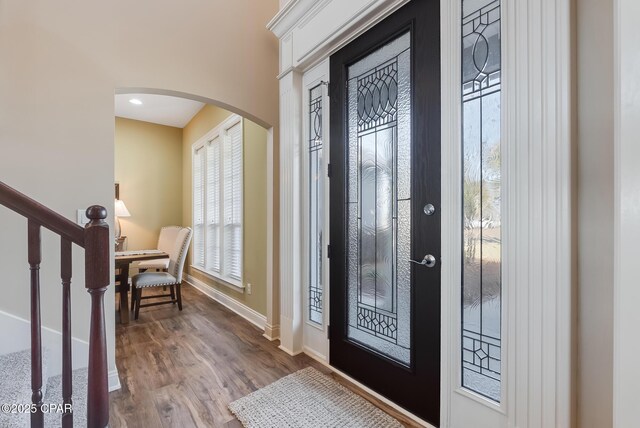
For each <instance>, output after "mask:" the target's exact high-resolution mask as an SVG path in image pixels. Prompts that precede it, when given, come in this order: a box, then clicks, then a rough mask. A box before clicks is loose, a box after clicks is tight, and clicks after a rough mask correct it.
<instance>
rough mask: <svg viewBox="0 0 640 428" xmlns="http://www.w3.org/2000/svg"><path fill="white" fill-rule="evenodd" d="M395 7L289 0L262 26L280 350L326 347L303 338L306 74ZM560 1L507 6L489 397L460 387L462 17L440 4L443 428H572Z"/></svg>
mask: <svg viewBox="0 0 640 428" xmlns="http://www.w3.org/2000/svg"><path fill="white" fill-rule="evenodd" d="M405 3H406V0H401V1H398V0H395V1H394V0H352V1H349V2H344V1H339V0H325V1H321V2H314V1H312V0H292V1H290V2H289V3H287V5H286V6H285V7H284V8H283V9H282V10H281V11H280V13H279V14H278V15H277V16H276V17H275V18H274V19H273V20H272V21H271V22H270V23H269V25H268V28H269V29H271V30H272V31H273V32H274V33H275V34H276V36H277V37H278V38H279V39H280V72H281V74H280V76H279V78H280V95H281V107H280V121H281V122H280V125H281V128H280V132H281V154H280V177H281V178H280V179H281V189H280V195H281V202H280V216H281V219H280V225H281V231H280V235H281V236H280V251H281V253H280V260H281V266H280V270H281V312H282V314H281V324H282V325H281V347H282V349H284V350H286V351H287V352H289V353H291V354H295V353H299V352H302V351H303V350H304V351H305V352H308V353H312V352H316V353H322V352H326V350H318V349H313V347H314V346H316V345H313V344H312V343H311V342H310V341H307V340H306V339H307V338H306V336H305V334H304V332H305V327H304V321H305V319H306V312H305V310H304V309H303V308H304V305H305V304H306V300H305V294H304V289H303V287H305V281H304V279H303V278H304V277H303V275H304V268H303V261H302V260H301V257H304V256H302V255H303V254H304V252H303V251H302V249H303V248H304V247H303V245H304V242H303V241H302V239H301V237H302V236H304V233H303V231H304V229H303V228H304V224H303V222H302V219H303V215H304V209H305V208H304V191H303V189H302V188H301V183H304V180H303V175H302V172H303V171H302V170H301V165H302V162H303V159H304V157H303V156H302V150H303V148H304V141H305V139H304V134H303V130H304V125H303V124H304V115H303V111H304V107H303V106H304V91H305V89H304V85H303V77H302V75H303V73H305V72H308V71H309V70H311V69H312V68H313V67H314V66H316V65H317V64H319V63H321V62H322V61H325V60H326V59H327V58H328V57H329V56H330V55H331V54H332V53H333V52H335V51H337V50H338V49H339V48H341V47H342V46H344V45H345V44H346V43H348V42H349V41H351V40H353V39H354V38H355V37H357V36H358V35H360V34H362V33H363V32H364V31H366V30H367V29H368V28H371V27H372V26H373V25H375V24H376V23H377V22H379V21H380V20H382V19H383V18H384V17H386V16H388V15H389V14H390V13H392V12H393V11H394V10H396V9H398V8H399V7H401V6H402V5H403V4H405ZM569 6H570V0H558V1H555V0H522V1H519V2H511V1H506V0H505V1H503V11H502V21H503V24H502V25H503V27H502V28H503V30H502V37H503V41H502V43H503V47H502V56H503V57H502V63H503V64H502V69H503V84H502V85H503V86H502V88H503V89H502V93H503V95H502V116H503V117H502V139H503V142H502V146H503V150H502V159H503V207H504V208H503V210H504V211H503V268H502V269H503V272H502V273H503V297H502V298H503V329H502V331H503V333H502V335H503V349H504V350H503V364H504V366H503V369H502V370H503V377H502V378H503V399H502V400H501V405H500V406H497V405H495V404H494V403H491V402H489V401H488V400H486V399H484V398H481V397H479V396H477V395H475V394H473V393H470V392H468V391H465V390H462V389H461V388H460V364H459V363H458V362H459V361H460V355H459V353H460V350H459V344H460V335H459V327H460V298H459V296H460V277H461V276H460V263H461V262H460V254H461V252H460V245H461V244H460V243H461V238H460V225H461V223H460V221H461V217H460V213H461V203H460V201H461V198H460V197H459V195H460V181H461V173H460V163H461V161H460V159H461V157H460V156H461V153H460V78H459V76H460V54H461V51H460V49H461V48H460V32H461V31H460V19H461V18H460V15H461V14H460V2H459V1H455V2H450V1H448V0H441V31H442V37H441V44H442V49H441V50H442V55H443V57H442V207H441V209H442V212H443V214H444V215H443V216H442V218H443V222H442V243H443V247H442V263H443V265H442V269H443V270H442V287H443V293H442V296H443V297H442V347H441V352H442V358H441V360H442V367H441V383H442V388H441V426H444V427H449V426H450V427H466V426H474V427H482V426H487V427H495V426H509V427H511V426H513V427H515V426H518V427H549V426H560V427H568V426H570V424H571V420H572V415H571V387H572V386H571V385H572V379H571V364H572V355H573V349H572V347H571V318H572V311H573V308H572V303H571V290H572V284H573V277H572V264H573V255H572V253H571V250H572V246H571V240H572V235H571V223H570V220H571V214H572V209H573V208H572V204H571V146H570V141H571V134H570V130H571V127H570V125H571V111H570V99H571V98H570V97H571V84H570V72H569V71H570V69H569V65H570V64H569V62H570V59H571V55H570V53H571V52H570V31H571V25H570V13H569V12H570V10H569ZM325 302H326V303H328V300H325ZM328 309H329V308H328V307H327V306H325V320H326V316H327V313H328ZM305 348H306V349H305ZM325 355H326V353H325ZM315 356H316V357H317V355H315Z"/></svg>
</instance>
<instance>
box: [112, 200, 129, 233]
mask: <svg viewBox="0 0 640 428" xmlns="http://www.w3.org/2000/svg"><path fill="white" fill-rule="evenodd" d="M114 214H115V215H116V239H118V238H120V236H121V235H122V230H121V229H120V217H131V213H129V210H128V209H127V206H126V205H125V204H124V202H123V201H122V199H116V203H115V209H114Z"/></svg>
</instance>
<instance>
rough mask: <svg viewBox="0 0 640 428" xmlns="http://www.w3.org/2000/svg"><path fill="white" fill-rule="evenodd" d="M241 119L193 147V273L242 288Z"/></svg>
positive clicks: (232, 119) (234, 119)
mask: <svg viewBox="0 0 640 428" xmlns="http://www.w3.org/2000/svg"><path fill="white" fill-rule="evenodd" d="M243 141H244V140H243V132H242V118H241V117H240V116H237V115H233V116H231V117H230V118H229V119H227V120H226V121H224V122H223V123H222V124H220V125H219V126H217V127H216V128H214V129H212V130H211V131H210V132H209V133H207V134H206V135H205V136H204V137H203V138H202V139H200V140H199V141H197V142H196V143H195V144H194V146H193V230H194V235H193V267H194V268H196V269H199V270H201V271H204V272H205V273H207V274H209V275H212V276H214V277H216V278H218V279H221V280H223V281H225V282H228V283H230V284H233V285H236V286H242V198H243V192H242V175H243V167H242V151H243V145H244V144H243Z"/></svg>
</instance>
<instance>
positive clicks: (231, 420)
mask: <svg viewBox="0 0 640 428" xmlns="http://www.w3.org/2000/svg"><path fill="white" fill-rule="evenodd" d="M145 295H146V294H145ZM116 364H117V366H118V372H119V375H120V382H121V384H122V389H120V390H119V391H114V392H112V393H111V394H110V398H111V409H110V417H111V420H110V424H109V425H110V426H111V427H114V428H117V427H154V428H155V427H180V428H186V427H229V428H230V427H234V428H235V427H241V426H242V425H241V424H240V422H238V420H237V419H236V418H235V417H234V416H233V415H232V414H231V412H229V410H228V409H227V405H228V404H229V403H231V402H232V401H234V400H236V399H238V398H241V397H244V396H245V395H247V394H249V393H251V392H253V391H255V390H257V389H259V388H262V387H264V386H266V385H268V384H270V383H272V382H274V381H276V380H278V379H280V378H281V377H283V376H286V375H288V374H290V373H293V372H295V371H297V370H300V369H302V368H304V367H308V366H313V367H315V368H316V369H318V370H320V371H322V372H324V373H327V374H328V373H330V370H329V369H328V368H326V367H325V366H323V365H322V364H320V363H318V362H317V361H315V360H313V359H311V358H309V357H308V356H306V355H298V356H295V357H291V356H289V355H287V354H286V353H284V352H282V351H281V350H279V349H278V342H277V341H276V342H269V341H268V340H266V339H265V338H263V337H262V332H261V331H260V330H258V329H257V328H256V327H254V326H253V325H252V324H250V323H249V322H247V321H246V320H244V319H243V318H241V317H239V316H238V315H236V314H235V313H233V312H231V311H230V310H228V309H227V308H225V307H224V306H222V305H220V304H218V303H217V302H214V301H213V300H211V299H209V298H208V297H206V296H204V295H203V294H201V293H200V292H199V291H197V290H196V289H194V288H193V287H191V286H189V285H187V284H185V285H184V286H183V311H182V312H179V311H178V308H177V307H174V306H173V305H163V306H155V307H150V308H142V309H141V310H140V317H139V319H138V321H135V320H133V317H132V319H131V321H130V323H129V324H126V325H123V324H120V323H119V322H118V325H117V327H116ZM331 375H332V376H333V377H334V378H335V379H336V380H337V381H338V382H340V383H342V384H344V385H345V386H347V387H349V388H350V389H352V390H353V391H355V392H356V393H358V394H360V395H362V396H363V397H365V398H366V399H368V400H370V401H371V402H373V403H374V404H375V405H376V406H378V407H380V408H382V409H383V410H385V411H387V412H388V413H390V414H392V415H393V416H394V417H396V418H398V419H399V420H400V421H401V422H402V423H404V424H405V425H406V426H411V427H413V426H418V425H416V424H414V423H412V422H411V421H410V420H408V419H407V418H405V417H403V415H401V414H399V413H398V412H396V411H395V410H394V409H392V408H390V407H388V406H386V405H385V404H384V403H382V402H380V401H378V400H376V399H375V398H373V397H371V396H369V395H368V394H366V393H365V392H364V391H362V390H360V389H359V388H357V387H355V386H354V385H352V384H350V383H349V382H347V381H345V380H344V379H343V378H341V377H339V376H337V375H335V374H331Z"/></svg>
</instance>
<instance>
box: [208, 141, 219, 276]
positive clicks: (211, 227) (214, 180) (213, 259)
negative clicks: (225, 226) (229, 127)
mask: <svg viewBox="0 0 640 428" xmlns="http://www.w3.org/2000/svg"><path fill="white" fill-rule="evenodd" d="M220 166H221V159H220V137H219V136H216V137H215V138H214V139H213V140H211V141H210V142H209V145H208V147H207V265H206V268H207V270H209V271H212V272H217V273H220V238H221V236H220V214H221V213H220V208H221V205H220V173H221V171H220Z"/></svg>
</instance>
